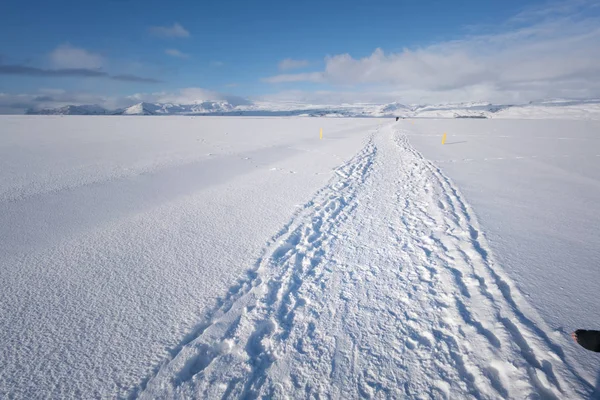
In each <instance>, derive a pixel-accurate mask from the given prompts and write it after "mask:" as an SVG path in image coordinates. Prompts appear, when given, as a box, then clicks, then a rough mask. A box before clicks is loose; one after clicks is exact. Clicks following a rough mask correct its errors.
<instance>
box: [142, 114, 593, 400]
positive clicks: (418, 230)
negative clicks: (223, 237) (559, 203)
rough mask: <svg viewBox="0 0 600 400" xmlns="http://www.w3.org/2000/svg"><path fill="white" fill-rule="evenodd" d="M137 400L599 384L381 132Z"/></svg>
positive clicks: (465, 392) (455, 196)
mask: <svg viewBox="0 0 600 400" xmlns="http://www.w3.org/2000/svg"><path fill="white" fill-rule="evenodd" d="M249 275H250V276H249V279H248V280H247V281H245V282H242V283H240V284H239V285H237V286H235V287H233V288H232V289H231V290H230V292H229V294H228V296H227V298H226V299H225V300H223V301H222V304H221V306H220V307H219V308H218V309H217V310H215V311H214V312H213V313H212V314H211V315H210V316H209V320H208V322H207V323H206V324H203V325H202V328H201V329H199V330H198V332H196V333H195V334H194V335H192V336H191V337H190V338H189V340H187V341H186V343H182V345H181V347H180V349H178V350H177V351H176V353H175V354H174V357H173V358H172V359H171V360H170V361H169V362H167V363H165V364H164V365H163V366H162V367H161V368H160V369H159V370H158V372H157V374H156V375H155V376H153V377H151V378H150V379H149V381H148V382H147V383H146V384H145V385H144V388H143V390H141V391H140V392H139V397H141V398H156V397H159V398H187V397H196V398H262V397H264V398H285V397H293V398H309V397H311V398H312V397H318V398H321V397H324V398H357V397H366V398H403V397H419V398H428V397H430V398H482V399H487V398H549V399H558V398H574V397H582V396H583V397H585V396H588V395H589V393H590V392H591V391H592V390H593V387H592V386H591V385H590V384H589V383H588V382H587V380H588V379H589V378H587V377H581V376H579V375H578V373H577V371H576V369H575V368H574V367H573V366H572V364H571V363H570V362H569V360H568V359H567V358H566V356H565V354H564V353H563V351H562V349H561V345H564V343H565V342H564V340H565V339H563V338H562V337H559V336H557V337H554V336H553V337H550V336H548V334H547V332H549V330H548V329H547V328H546V327H545V325H544V324H543V322H542V321H541V320H540V318H538V317H537V316H536V314H535V312H534V311H533V310H531V309H530V307H528V305H527V303H526V302H525V301H524V300H523V299H522V297H521V295H520V294H519V293H518V292H517V291H516V289H515V288H514V287H513V285H512V283H511V282H510V281H509V280H508V279H507V278H506V277H505V276H504V275H503V273H502V272H501V270H500V269H499V268H498V266H497V265H496V264H495V261H494V259H493V256H492V254H491V252H490V250H489V247H488V245H487V243H486V241H485V238H484V237H483V235H482V234H481V231H480V228H479V225H478V223H477V221H476V218H475V217H474V214H473V212H472V210H471V209H470V208H469V206H468V205H467V204H466V202H465V201H464V200H463V199H462V197H461V195H460V193H459V191H458V189H457V188H456V187H455V186H454V185H453V184H452V182H451V181H450V180H449V179H448V178H447V177H446V176H445V175H444V174H443V173H442V172H441V171H440V170H439V169H438V168H437V167H436V166H435V165H433V164H432V163H430V162H429V161H427V160H425V159H424V158H423V157H422V156H421V155H420V154H419V153H418V152H417V151H416V150H414V149H413V148H412V146H411V145H410V143H409V142H408V139H407V137H406V135H405V132H398V131H396V130H394V129H393V128H392V127H391V126H386V127H384V128H381V129H380V130H379V131H377V132H374V133H373V135H372V136H371V137H370V139H369V141H368V143H367V144H366V146H365V147H364V149H363V150H362V151H361V152H360V153H359V154H357V155H356V156H355V157H354V158H353V159H352V160H350V161H349V162H348V163H346V164H344V165H343V166H341V167H340V168H338V169H337V170H336V176H335V177H334V178H333V180H332V181H331V182H330V184H329V185H328V186H326V187H325V188H323V189H322V190H321V191H320V192H319V193H318V194H317V195H316V197H315V198H314V199H313V200H312V201H311V202H309V203H308V204H306V205H305V206H304V207H303V208H302V209H301V210H300V211H299V212H298V213H297V214H296V215H295V216H294V218H293V219H292V220H291V222H290V223H289V225H288V226H286V227H285V228H284V229H283V230H282V231H281V232H280V233H279V234H278V235H277V236H276V237H275V238H274V239H273V240H272V241H271V242H270V244H269V245H268V246H267V248H266V250H265V254H264V256H263V257H262V258H261V259H260V260H259V261H258V263H257V268H256V269H255V270H254V271H253V272H251V273H250V274H249Z"/></svg>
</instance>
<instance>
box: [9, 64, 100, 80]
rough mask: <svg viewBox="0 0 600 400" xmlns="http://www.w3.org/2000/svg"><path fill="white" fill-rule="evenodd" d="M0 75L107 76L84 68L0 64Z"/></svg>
mask: <svg viewBox="0 0 600 400" xmlns="http://www.w3.org/2000/svg"><path fill="white" fill-rule="evenodd" d="M0 75H24V76H48V77H68V76H70V77H88V78H95V77H108V76H109V75H108V73H106V72H103V71H99V70H92V69H85V68H61V69H43V68H36V67H28V66H25V65H0Z"/></svg>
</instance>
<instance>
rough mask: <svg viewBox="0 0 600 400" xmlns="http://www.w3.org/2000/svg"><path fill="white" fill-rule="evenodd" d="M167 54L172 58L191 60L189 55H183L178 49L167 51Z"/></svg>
mask: <svg viewBox="0 0 600 400" xmlns="http://www.w3.org/2000/svg"><path fill="white" fill-rule="evenodd" d="M165 53H166V54H168V55H170V56H172V57H177V58H189V57H190V56H189V54H186V53H182V52H181V51H179V50H177V49H166V50H165Z"/></svg>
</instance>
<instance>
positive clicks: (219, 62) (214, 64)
mask: <svg viewBox="0 0 600 400" xmlns="http://www.w3.org/2000/svg"><path fill="white" fill-rule="evenodd" d="M223 65H225V63H224V62H223V61H211V62H210V66H211V67H216V68H218V67H222V66H223Z"/></svg>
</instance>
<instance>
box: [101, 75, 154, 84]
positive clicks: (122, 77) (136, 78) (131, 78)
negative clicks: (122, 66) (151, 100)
mask: <svg viewBox="0 0 600 400" xmlns="http://www.w3.org/2000/svg"><path fill="white" fill-rule="evenodd" d="M110 79H114V80H116V81H126V82H140V83H162V82H163V81H161V80H159V79H154V78H144V77H142V76H137V75H130V74H121V75H113V76H111V77H110Z"/></svg>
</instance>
